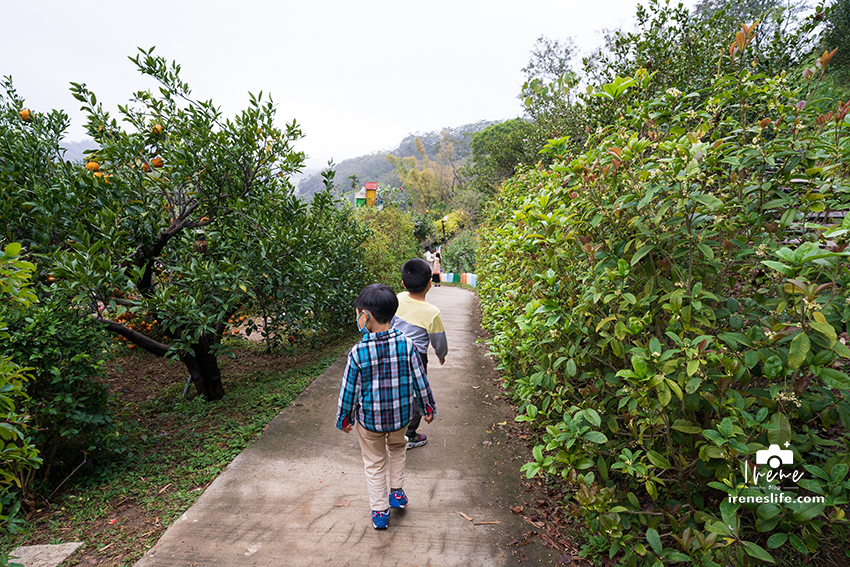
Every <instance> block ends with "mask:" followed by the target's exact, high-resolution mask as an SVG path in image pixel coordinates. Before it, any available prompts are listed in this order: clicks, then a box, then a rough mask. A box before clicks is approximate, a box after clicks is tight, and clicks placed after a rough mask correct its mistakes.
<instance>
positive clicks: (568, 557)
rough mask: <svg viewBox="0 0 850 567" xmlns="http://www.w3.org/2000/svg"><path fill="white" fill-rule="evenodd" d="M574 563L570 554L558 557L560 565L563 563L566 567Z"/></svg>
mask: <svg viewBox="0 0 850 567" xmlns="http://www.w3.org/2000/svg"><path fill="white" fill-rule="evenodd" d="M572 562H573V557H572V555H570V554H569V553H565V554H563V555H561V556H560V557H558V563H562V564H564V565H569V564H570V563H572Z"/></svg>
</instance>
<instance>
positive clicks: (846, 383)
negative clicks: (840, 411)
mask: <svg viewBox="0 0 850 567" xmlns="http://www.w3.org/2000/svg"><path fill="white" fill-rule="evenodd" d="M819 378H820V379H821V380H823V383H824V384H826V385H827V386H829V387H830V388H837V389H839V390H850V376H847V374H845V373H844V372H842V371H840V370H836V369H835V368H823V369H821V371H820V376H819Z"/></svg>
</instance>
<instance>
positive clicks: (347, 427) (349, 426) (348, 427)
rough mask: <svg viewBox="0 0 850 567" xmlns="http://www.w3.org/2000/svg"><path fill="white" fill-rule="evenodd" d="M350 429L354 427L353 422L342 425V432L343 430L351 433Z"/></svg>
mask: <svg viewBox="0 0 850 567" xmlns="http://www.w3.org/2000/svg"><path fill="white" fill-rule="evenodd" d="M352 429H354V424H353V423H352V424H350V425H345V426H343V428H342V432H343V433H351V430H352Z"/></svg>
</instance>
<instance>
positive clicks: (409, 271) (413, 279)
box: [401, 258, 431, 293]
mask: <svg viewBox="0 0 850 567" xmlns="http://www.w3.org/2000/svg"><path fill="white" fill-rule="evenodd" d="M401 281H402V282H403V283H404V288H405V289H406V290H407V291H409V292H412V293H421V292H423V291H425V288H426V287H428V282H430V281H431V266H430V265H428V262H426V261H425V260H423V259H422V258H414V259H413V260H408V261H407V262H405V263H404V266H402V267H401Z"/></svg>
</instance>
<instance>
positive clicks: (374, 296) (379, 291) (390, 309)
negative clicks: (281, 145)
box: [354, 283, 398, 323]
mask: <svg viewBox="0 0 850 567" xmlns="http://www.w3.org/2000/svg"><path fill="white" fill-rule="evenodd" d="M354 306H355V307H356V308H357V309H360V310H361V311H363V310H366V311H368V312H369V313H371V314H372V317H373V318H374V319H375V321H377V322H378V323H389V322H390V321H392V318H393V315H395V312H396V311H398V298H397V297H396V295H395V292H394V291H393V288H391V287H390V286H388V285H385V284H379V283H376V284H372V285H367V286H366V287H364V288H363V289H362V290H360V294H359V295H358V296H357V299H356V300H355V301H354Z"/></svg>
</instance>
